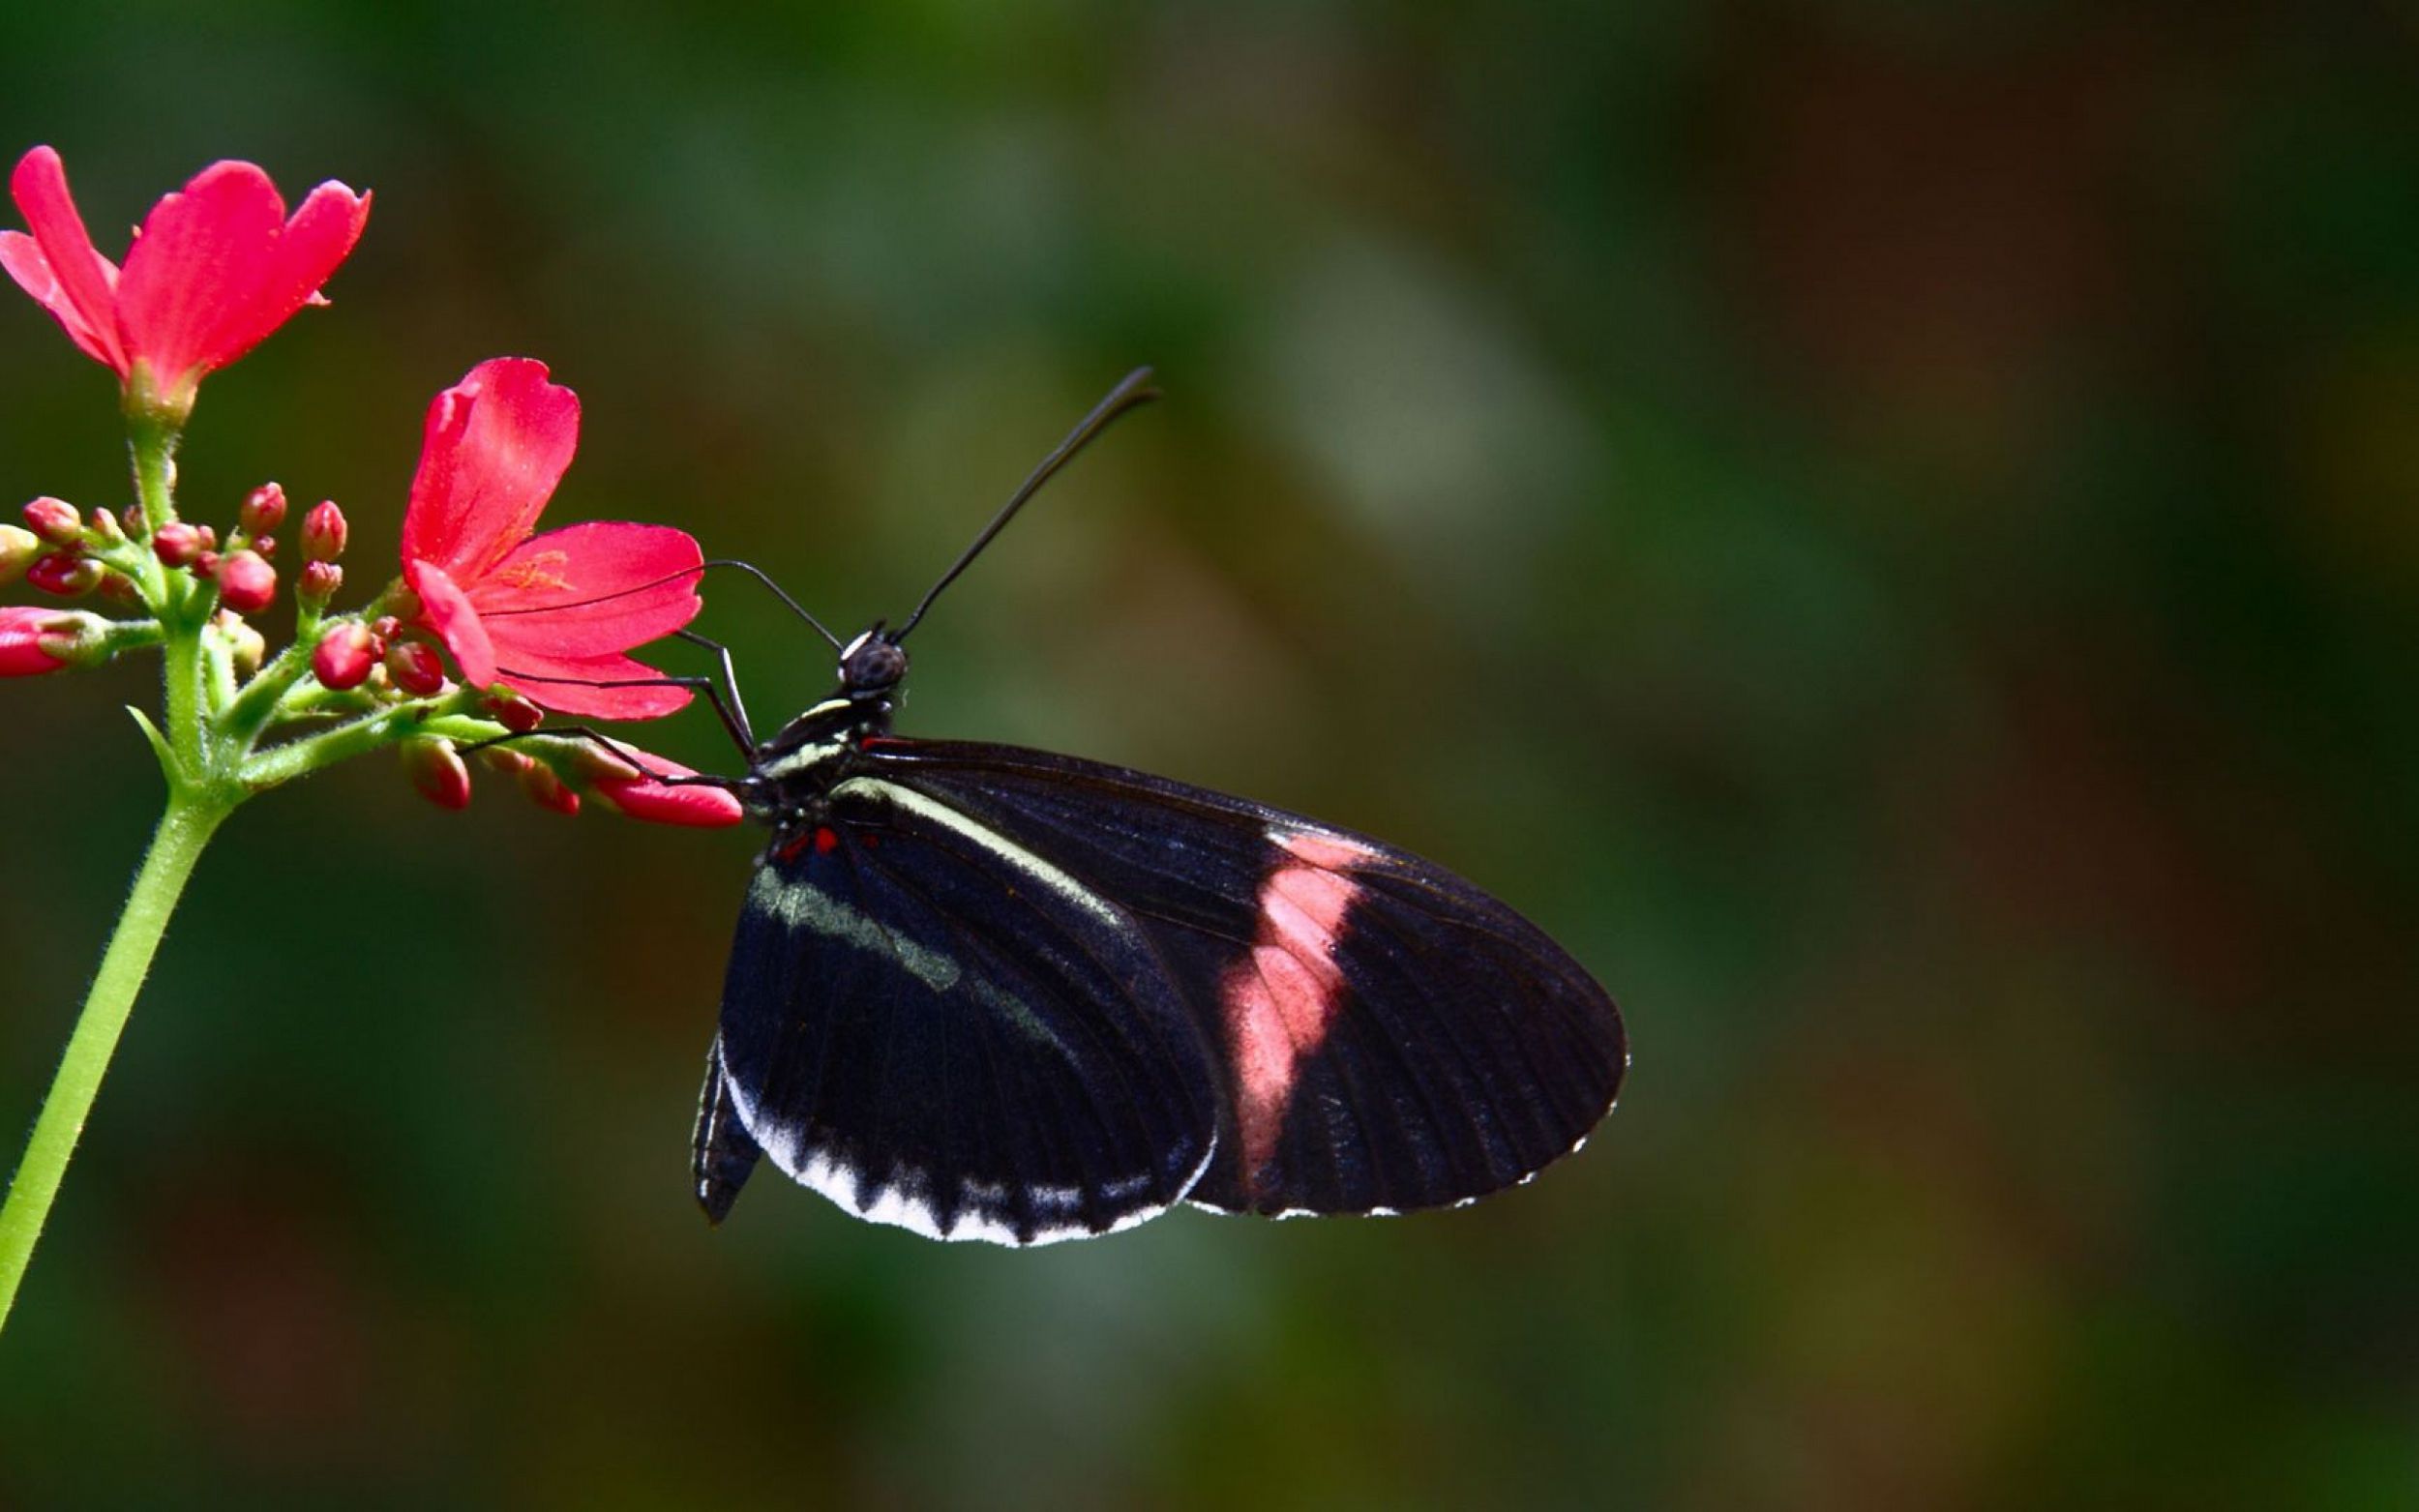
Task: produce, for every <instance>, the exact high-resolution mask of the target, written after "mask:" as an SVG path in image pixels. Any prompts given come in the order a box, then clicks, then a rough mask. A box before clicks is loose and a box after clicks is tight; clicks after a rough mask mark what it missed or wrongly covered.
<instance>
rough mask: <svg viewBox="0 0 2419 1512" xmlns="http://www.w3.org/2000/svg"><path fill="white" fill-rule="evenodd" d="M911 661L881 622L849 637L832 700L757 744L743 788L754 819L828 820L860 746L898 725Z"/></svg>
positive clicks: (781, 823)
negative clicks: (830, 801) (831, 796)
mask: <svg viewBox="0 0 2419 1512" xmlns="http://www.w3.org/2000/svg"><path fill="white" fill-rule="evenodd" d="M907 665H908V664H907V653H906V652H905V651H903V650H901V649H900V648H899V647H898V646H897V645H896V644H894V643H892V642H891V641H889V640H886V639H884V638H883V637H882V634H881V625H879V624H877V625H875V626H874V628H873V629H871V630H868V631H866V632H865V633H864V634H863V635H861V636H859V637H856V638H855V639H854V640H851V642H849V644H848V646H847V647H846V648H845V649H843V650H842V652H841V653H840V686H839V687H838V688H837V689H835V690H834V691H833V693H832V695H831V697H828V698H825V699H824V700H823V701H822V702H821V703H818V704H816V705H815V706H814V707H812V708H810V709H808V710H807V711H806V712H805V713H803V714H801V715H799V716H798V717H797V718H796V719H793V720H791V722H790V723H789V724H787V725H784V726H782V727H781V728H780V729H779V730H777V731H775V732H774V734H773V737H772V738H771V739H770V740H767V741H765V742H764V743H763V744H762V746H760V747H758V748H757V752H756V759H755V760H754V762H753V763H752V764H751V766H750V770H749V773H748V780H747V782H746V784H745V786H742V787H741V789H740V791H739V799H740V801H741V802H742V803H743V804H745V805H746V806H747V809H748V814H749V816H750V817H752V818H754V819H755V820H757V821H758V822H759V823H762V824H770V825H772V826H773V827H775V828H776V829H786V828H789V827H791V826H792V825H796V824H801V823H813V822H815V821H816V820H818V819H820V818H821V809H822V802H823V798H824V795H825V794H827V793H829V792H830V791H831V789H832V788H833V787H834V786H837V785H838V784H840V783H841V782H843V781H845V780H846V779H847V778H848V776H849V774H850V772H851V769H852V768H853V767H854V766H855V764H856V759H857V748H858V746H859V745H860V744H861V743H862V742H863V741H865V740H866V739H867V738H868V737H870V736H874V735H880V734H882V733H884V732H886V731H887V730H888V729H889V728H890V715H891V710H892V708H893V707H894V706H895V701H896V695H897V693H898V687H899V682H900V679H902V678H903V677H905V676H906V675H907Z"/></svg>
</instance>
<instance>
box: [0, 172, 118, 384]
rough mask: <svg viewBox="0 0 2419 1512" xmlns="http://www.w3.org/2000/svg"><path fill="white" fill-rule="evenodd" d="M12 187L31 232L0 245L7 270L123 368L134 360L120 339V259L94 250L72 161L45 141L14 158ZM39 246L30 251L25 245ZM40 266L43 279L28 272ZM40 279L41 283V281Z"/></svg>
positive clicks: (91, 349) (77, 335) (70, 329)
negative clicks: (73, 188)
mask: <svg viewBox="0 0 2419 1512" xmlns="http://www.w3.org/2000/svg"><path fill="white" fill-rule="evenodd" d="M9 193H10V194H11V196H12V197H14V198H15V200H16V208H17V209H18V210H19V211H20V212H22V213H23V214H24V217H25V224H26V227H27V229H29V230H31V231H32V232H33V233H34V234H33V236H32V237H31V238H30V240H31V241H32V243H33V246H32V247H31V248H30V249H27V248H23V247H20V246H18V245H16V244H15V233H12V238H11V246H10V247H9V249H8V250H7V251H6V252H0V263H5V265H6V266H7V268H8V271H9V276H10V277H11V278H13V279H15V280H16V282H17V286H18V287H20V288H22V289H24V290H25V292H26V293H28V294H31V295H33V296H34V298H35V299H36V300H37V301H38V302H40V304H41V305H42V307H43V308H44V309H45V310H47V311H50V315H51V318H52V319H54V320H56V321H58V322H59V324H60V325H61V326H63V327H65V328H66V330H67V334H68V335H69V336H70V337H71V338H73V339H74V340H75V344H76V345H78V346H80V347H82V348H83V349H84V351H85V353H86V355H88V356H90V357H93V358H95V359H96V360H98V361H101V362H105V363H107V364H108V365H109V366H110V367H112V368H114V369H116V370H117V371H118V373H119V375H120V376H124V375H125V373H126V371H127V370H128V369H129V368H131V367H132V366H133V364H132V363H131V362H130V361H129V360H128V358H127V355H126V349H125V347H124V345H123V344H122V343H121V342H120V341H119V340H118V326H117V282H118V270H117V267H116V265H115V264H113V263H111V262H110V261H109V259H108V258H106V257H104V256H103V255H101V253H100V252H97V251H95V250H94V248H93V244H92V237H91V235H90V234H89V233H87V232H86V231H85V229H84V218H83V217H82V216H80V215H78V214H76V211H75V199H74V198H73V197H71V196H70V195H69V193H68V191H67V167H66V165H65V164H63V163H60V162H59V155H58V154H57V153H56V152H54V151H52V150H51V149H50V148H48V147H37V148H35V149H34V150H33V151H31V152H29V153H27V154H26V155H25V156H24V157H22V158H20V159H18V160H17V164H16V171H15V173H14V174H12V175H11V176H10V179H9ZM28 251H32V252H38V253H39V257H38V258H34V257H28V256H27V255H26V252H28ZM37 266H39V268H40V272H41V277H40V278H39V280H37V279H34V278H30V277H29V275H30V274H32V273H34V271H35V269H36V268H37ZM38 284H39V286H38Z"/></svg>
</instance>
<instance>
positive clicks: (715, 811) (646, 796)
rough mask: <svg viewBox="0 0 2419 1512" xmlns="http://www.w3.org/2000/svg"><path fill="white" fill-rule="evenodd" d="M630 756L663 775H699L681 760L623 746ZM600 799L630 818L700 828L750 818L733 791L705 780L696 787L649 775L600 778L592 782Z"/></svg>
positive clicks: (650, 769)
mask: <svg viewBox="0 0 2419 1512" xmlns="http://www.w3.org/2000/svg"><path fill="white" fill-rule="evenodd" d="M615 743H616V744H619V742H615ZM623 749H624V750H627V751H629V753H630V755H632V756H637V757H639V758H641V759H642V760H643V761H644V762H645V764H646V767H647V770H649V771H650V772H653V773H655V774H656V775H657V776H659V777H695V776H696V775H697V774H696V773H695V772H692V771H690V770H689V769H688V768H687V767H685V766H682V765H681V764H680V763H679V762H677V761H667V760H665V759H664V758H663V757H662V756H649V755H648V754H647V753H645V752H643V751H640V750H637V749H635V748H632V747H626V746H625V747H623ZM591 786H592V788H593V790H594V791H595V793H596V797H597V801H598V802H600V803H602V804H604V805H605V807H607V808H609V809H611V810H612V811H613V812H614V813H615V814H619V815H624V816H625V817H628V818H633V819H645V820H648V821H649V822H651V823H656V824H688V825H694V826H696V827H697V828H700V829H720V828H722V827H724V826H725V825H730V824H736V823H738V822H739V821H740V820H741V819H743V818H745V817H747V812H746V811H745V810H743V809H741V808H740V807H739V800H738V799H737V798H735V797H733V796H732V794H731V793H730V792H729V791H727V790H726V789H724V788H720V787H711V786H706V785H704V784H702V783H701V784H698V785H697V786H678V787H667V786H664V785H663V784H662V783H659V782H655V781H653V780H651V779H649V778H646V777H628V778H616V777H600V778H598V779H596V780H595V782H594V783H593V784H592V785H591Z"/></svg>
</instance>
